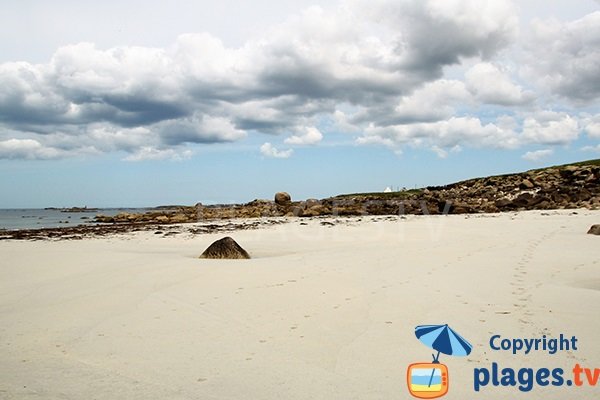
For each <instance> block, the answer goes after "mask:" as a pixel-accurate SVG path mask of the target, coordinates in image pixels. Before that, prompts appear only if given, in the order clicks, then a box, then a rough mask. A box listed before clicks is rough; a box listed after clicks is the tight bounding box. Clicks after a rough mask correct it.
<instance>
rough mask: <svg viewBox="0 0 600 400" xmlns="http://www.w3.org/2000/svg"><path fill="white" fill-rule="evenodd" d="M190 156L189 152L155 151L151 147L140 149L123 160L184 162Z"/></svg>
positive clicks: (174, 150)
mask: <svg viewBox="0 0 600 400" xmlns="http://www.w3.org/2000/svg"><path fill="white" fill-rule="evenodd" d="M191 156H192V151H191V150H181V151H177V150H176V149H156V148H153V147H148V146H145V147H141V148H139V149H137V150H135V152H133V153H132V154H130V155H128V156H127V157H125V158H124V160H125V161H146V160H166V159H170V160H185V159H188V158H190V157H191Z"/></svg>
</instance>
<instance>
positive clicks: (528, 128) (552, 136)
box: [523, 111, 579, 145]
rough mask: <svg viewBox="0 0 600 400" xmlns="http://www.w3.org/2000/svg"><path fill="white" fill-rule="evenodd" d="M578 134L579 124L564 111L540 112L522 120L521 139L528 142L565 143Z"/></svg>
mask: <svg viewBox="0 0 600 400" xmlns="http://www.w3.org/2000/svg"><path fill="white" fill-rule="evenodd" d="M578 136H579V124H578V122H577V120H576V119H575V118H573V117H572V116H570V115H569V114H566V113H557V112H550V111H546V112H540V113H538V114H537V115H534V116H531V117H528V118H526V119H525V121H524V122H523V139H524V140H525V141H527V142H530V143H538V144H548V145H560V144H567V143H569V142H571V141H573V140H575V139H577V137H578Z"/></svg>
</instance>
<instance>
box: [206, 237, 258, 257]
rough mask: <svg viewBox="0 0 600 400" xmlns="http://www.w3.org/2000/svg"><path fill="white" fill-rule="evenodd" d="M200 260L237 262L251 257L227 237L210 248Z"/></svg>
mask: <svg viewBox="0 0 600 400" xmlns="http://www.w3.org/2000/svg"><path fill="white" fill-rule="evenodd" d="M200 258H214V259H230V260H235V259H249V258H250V255H249V254H248V252H247V251H246V250H244V249H243V248H242V247H241V246H240V245H239V244H237V242H236V241H235V240H233V239H232V238H230V237H229V236H227V237H224V238H223V239H219V240H217V241H216V242H214V243H213V244H211V245H210V246H208V248H207V249H206V250H204V253H202V255H201V256H200Z"/></svg>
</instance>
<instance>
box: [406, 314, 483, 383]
mask: <svg viewBox="0 0 600 400" xmlns="http://www.w3.org/2000/svg"><path fill="white" fill-rule="evenodd" d="M415 335H416V336H417V339H419V340H420V341H421V342H422V343H423V344H425V345H427V346H429V347H431V348H432V349H434V350H437V355H434V354H432V356H433V363H434V364H439V361H438V359H439V357H440V353H444V354H447V355H449V356H467V355H469V354H470V353H471V350H472V349H473V346H471V344H470V343H469V342H467V341H466V340H465V339H464V338H463V337H462V336H460V335H459V334H458V333H456V332H455V331H454V330H453V329H452V328H450V327H449V326H448V324H445V325H419V326H417V327H416V328H415ZM432 380H433V372H432V374H431V378H430V379H429V386H431V381H432Z"/></svg>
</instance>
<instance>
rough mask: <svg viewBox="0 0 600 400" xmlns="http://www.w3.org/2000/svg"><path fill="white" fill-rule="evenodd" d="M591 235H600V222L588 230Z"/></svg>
mask: <svg viewBox="0 0 600 400" xmlns="http://www.w3.org/2000/svg"><path fill="white" fill-rule="evenodd" d="M587 233H589V234H590V235H600V224H596V225H592V227H591V228H590V230H589V231H587Z"/></svg>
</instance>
